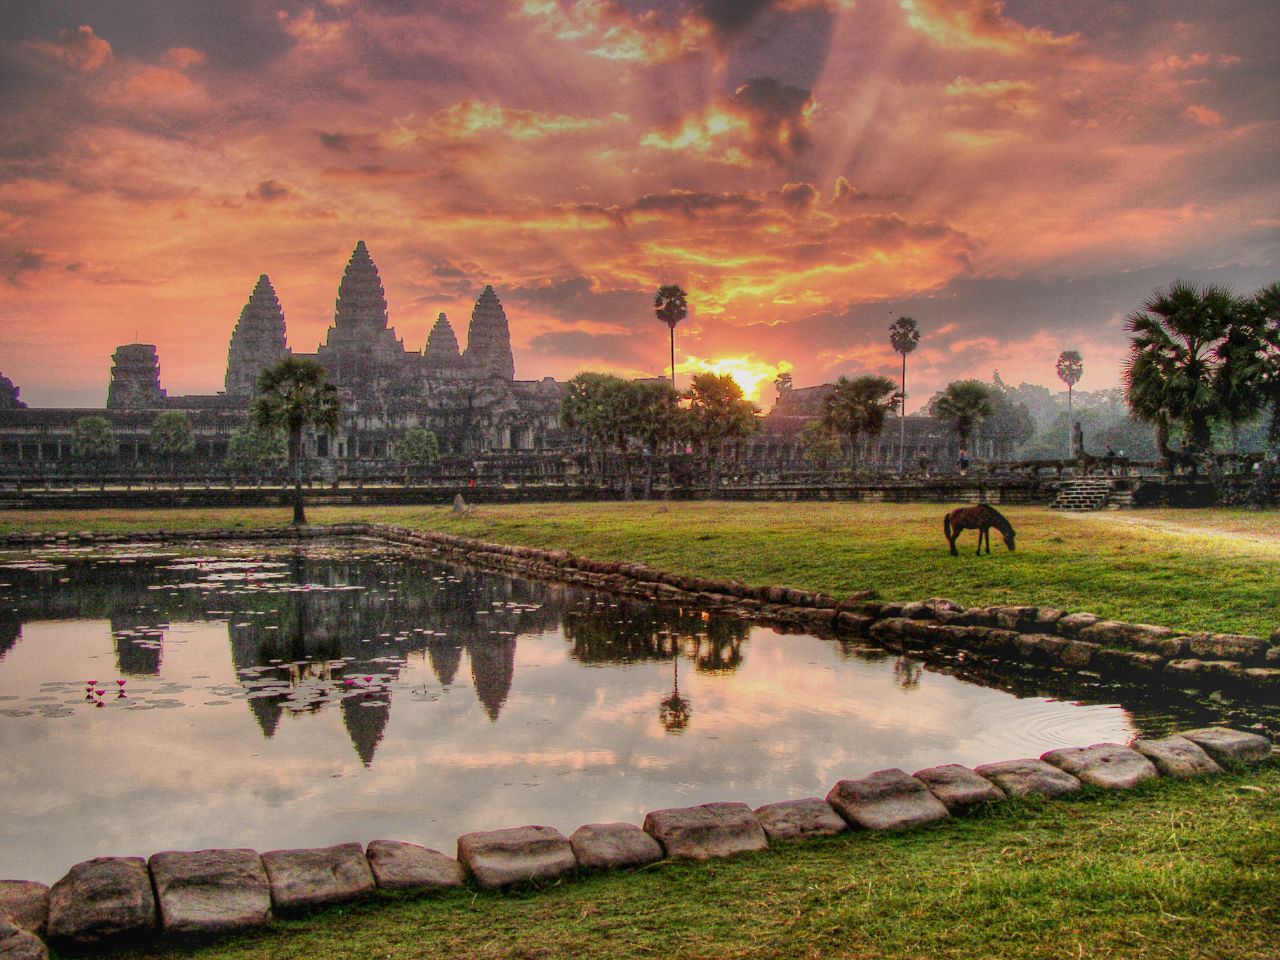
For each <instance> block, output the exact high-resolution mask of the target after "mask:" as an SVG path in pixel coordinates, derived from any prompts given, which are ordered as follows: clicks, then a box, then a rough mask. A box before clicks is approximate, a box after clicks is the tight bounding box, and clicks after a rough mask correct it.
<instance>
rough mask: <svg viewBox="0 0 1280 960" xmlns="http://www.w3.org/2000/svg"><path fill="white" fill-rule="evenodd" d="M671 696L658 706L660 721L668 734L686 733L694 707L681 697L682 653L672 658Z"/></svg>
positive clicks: (677, 653)
mask: <svg viewBox="0 0 1280 960" xmlns="http://www.w3.org/2000/svg"><path fill="white" fill-rule="evenodd" d="M671 676H672V680H671V696H669V697H664V698H663V699H662V702H660V703H659V704H658V720H659V721H660V722H661V723H662V728H663V729H664V730H666V731H667V733H677V734H679V733H684V728H685V727H687V726H688V725H689V716H690V714H692V713H693V707H692V706H691V705H690V703H689V701H688V700H686V699H685V698H684V697H682V696H680V653H679V651H677V652H676V655H675V656H673V657H672V658H671Z"/></svg>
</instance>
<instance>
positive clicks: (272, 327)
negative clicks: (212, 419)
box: [225, 273, 289, 397]
mask: <svg viewBox="0 0 1280 960" xmlns="http://www.w3.org/2000/svg"><path fill="white" fill-rule="evenodd" d="M288 353H289V348H288V347H287V346H285V325H284V311H283V310H282V309H281V308H280V300H279V298H278V297H277V296H276V291H275V288H274V287H272V286H271V278H270V277H268V276H267V275H266V274H265V273H264V274H262V275H261V276H260V277H258V282H257V284H255V285H254V288H253V293H252V294H250V295H249V302H248V303H246V304H245V305H244V309H243V310H241V311H240V319H239V321H237V323H236V327H235V330H233V331H232V333H231V345H230V347H229V348H228V349H227V377H226V387H225V389H226V392H227V396H231V397H248V396H250V395H251V394H252V393H253V388H254V385H255V384H257V382H258V375H259V374H261V373H262V371H263V370H265V369H267V368H268V367H270V366H273V365H274V364H276V363H277V362H279V361H280V360H281V359H282V358H284V357H285V356H286V355H288Z"/></svg>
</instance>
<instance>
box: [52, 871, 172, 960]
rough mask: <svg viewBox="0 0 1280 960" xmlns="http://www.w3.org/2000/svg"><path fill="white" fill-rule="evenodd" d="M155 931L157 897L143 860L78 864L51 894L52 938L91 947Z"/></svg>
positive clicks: (53, 888)
mask: <svg viewBox="0 0 1280 960" xmlns="http://www.w3.org/2000/svg"><path fill="white" fill-rule="evenodd" d="M155 926H156V898H155V894H154V893H153V892H152V890H151V876H150V874H148V873H147V864H146V861H144V860H143V859H142V858H141V857H95V858H94V859H93V860H86V861H84V862H83V863H77V864H76V865H75V866H74V867H72V868H71V869H70V870H68V871H67V875H66V876H65V877H63V878H62V879H61V880H59V881H58V882H57V883H55V884H54V885H53V886H52V887H51V888H50V889H49V939H51V940H70V941H72V942H74V943H80V944H89V943H96V942H98V941H100V940H110V939H116V938H122V937H130V936H136V935H141V934H145V933H147V932H149V931H152V930H154V929H155Z"/></svg>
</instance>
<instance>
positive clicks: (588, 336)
mask: <svg viewBox="0 0 1280 960" xmlns="http://www.w3.org/2000/svg"><path fill="white" fill-rule="evenodd" d="M526 351H527V352H528V353H531V354H534V355H535V356H540V357H555V358H557V359H561V358H568V359H571V360H581V361H584V362H586V364H587V365H588V366H592V365H594V366H595V367H596V368H599V367H601V366H606V367H612V368H617V367H642V366H646V365H648V364H649V361H650V360H651V359H652V357H651V356H650V354H651V353H652V352H653V351H652V349H651V348H650V345H649V343H648V342H646V340H645V338H644V337H642V336H640V335H638V334H621V333H584V332H583V331H580V330H556V331H552V332H550V333H542V334H539V335H538V336H536V337H534V338H533V339H532V340H530V341H529V346H528V347H527V348H526Z"/></svg>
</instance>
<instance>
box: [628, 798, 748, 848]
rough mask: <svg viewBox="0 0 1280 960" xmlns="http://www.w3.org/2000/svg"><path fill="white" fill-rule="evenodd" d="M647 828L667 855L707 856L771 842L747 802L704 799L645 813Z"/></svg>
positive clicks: (647, 831)
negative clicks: (698, 804)
mask: <svg viewBox="0 0 1280 960" xmlns="http://www.w3.org/2000/svg"><path fill="white" fill-rule="evenodd" d="M644 830H645V833H647V834H649V835H650V836H651V837H653V838H654V839H655V840H657V841H658V842H659V843H660V844H662V849H663V850H665V851H666V854H667V856H668V857H684V858H687V859H691V860H708V859H710V858H712V857H729V856H733V855H734V854H735V853H750V852H751V851H754V850H764V849H765V848H766V847H768V846H769V841H768V839H767V837H766V836H765V832H764V828H763V827H762V826H760V821H759V820H757V819H756V815H755V813H753V812H752V810H751V808H750V807H749V806H747V805H746V804H745V803H704V804H701V805H700V806H696V807H672V808H669V809H665V810H652V811H650V812H649V813H647V814H645V818H644Z"/></svg>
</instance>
